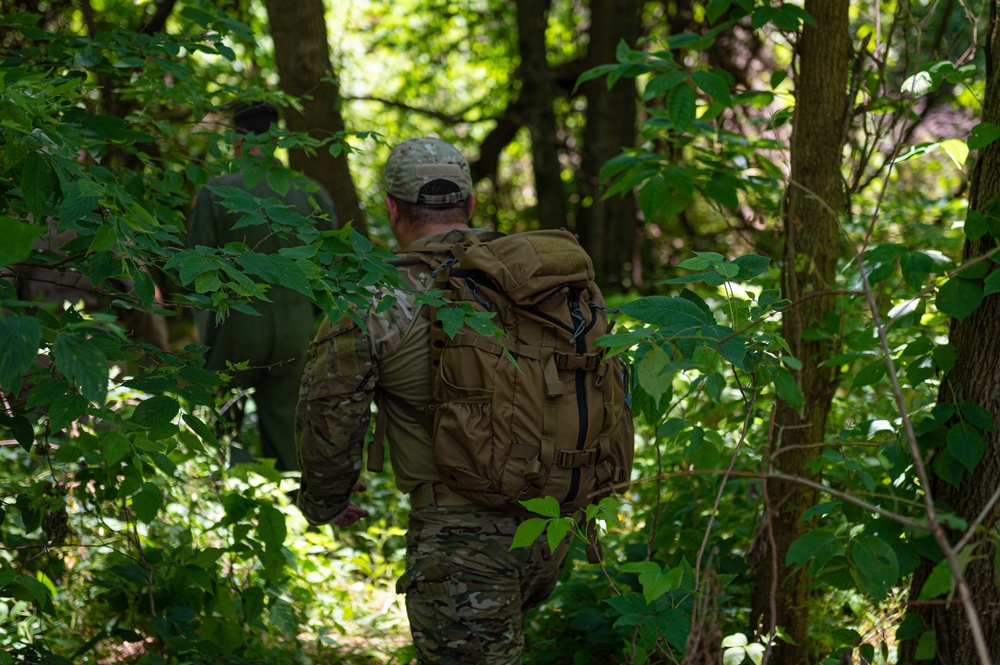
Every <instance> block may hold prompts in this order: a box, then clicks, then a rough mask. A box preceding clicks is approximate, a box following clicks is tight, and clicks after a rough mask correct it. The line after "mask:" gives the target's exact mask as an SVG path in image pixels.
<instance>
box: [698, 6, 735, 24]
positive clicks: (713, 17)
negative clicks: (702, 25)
mask: <svg viewBox="0 0 1000 665" xmlns="http://www.w3.org/2000/svg"><path fill="white" fill-rule="evenodd" d="M732 4H733V1H732V0H709V2H708V7H706V8H705V15H706V16H707V18H708V22H709V24H713V23H715V22H716V21H718V20H719V19H720V18H721V17H722V15H723V14H725V13H726V12H727V11H728V10H729V7H730V6H731V5H732Z"/></svg>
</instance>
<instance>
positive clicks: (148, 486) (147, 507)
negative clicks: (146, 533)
mask: <svg viewBox="0 0 1000 665" xmlns="http://www.w3.org/2000/svg"><path fill="white" fill-rule="evenodd" d="M162 505H163V492H161V491H160V488H159V487H157V486H156V485H154V484H153V483H144V484H143V486H142V488H141V489H140V490H139V491H138V492H136V493H135V494H134V495H133V496H132V510H134V511H135V516H136V517H137V518H138V519H139V521H140V522H145V523H146V524H150V523H152V522H153V520H155V519H156V515H157V513H159V512H160V507H161V506H162Z"/></svg>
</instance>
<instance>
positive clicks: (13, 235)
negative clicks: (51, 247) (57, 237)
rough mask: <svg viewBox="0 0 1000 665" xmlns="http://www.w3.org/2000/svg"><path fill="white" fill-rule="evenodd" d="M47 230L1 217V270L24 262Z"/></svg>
mask: <svg viewBox="0 0 1000 665" xmlns="http://www.w3.org/2000/svg"><path fill="white" fill-rule="evenodd" d="M43 233H45V228H44V227H42V226H38V225H35V224H28V223H26V222H21V221H18V220H16V219H12V218H10V217H0V238H3V242H0V268H3V267H4V266H9V265H11V264H13V263H17V262H18V261H23V260H24V259H26V258H28V255H29V254H31V247H32V246H33V245H34V244H35V241H36V240H37V239H38V237H39V236H40V235H42V234H43Z"/></svg>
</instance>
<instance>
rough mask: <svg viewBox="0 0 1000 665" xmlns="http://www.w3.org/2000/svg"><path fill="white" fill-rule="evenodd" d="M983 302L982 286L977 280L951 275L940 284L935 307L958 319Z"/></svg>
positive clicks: (963, 317) (970, 312)
mask: <svg viewBox="0 0 1000 665" xmlns="http://www.w3.org/2000/svg"><path fill="white" fill-rule="evenodd" d="M982 302H983V287H982V286H981V285H980V284H978V283H977V282H974V281H971V280H968V279H962V278H961V277H952V278H951V279H949V280H948V281H947V282H945V283H944V284H942V285H941V288H940V289H938V294H937V300H936V304H937V308H938V309H939V310H941V311H942V312H944V313H945V314H948V315H950V316H953V317H955V318H956V319H958V320H959V321H961V320H963V319H965V318H966V317H967V316H969V315H970V314H972V313H973V312H974V311H976V309H977V308H978V307H979V305H980V304H981V303H982Z"/></svg>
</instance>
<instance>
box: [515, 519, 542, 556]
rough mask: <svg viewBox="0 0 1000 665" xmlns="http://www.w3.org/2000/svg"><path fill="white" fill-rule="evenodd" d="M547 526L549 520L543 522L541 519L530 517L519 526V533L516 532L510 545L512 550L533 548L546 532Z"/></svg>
mask: <svg viewBox="0 0 1000 665" xmlns="http://www.w3.org/2000/svg"><path fill="white" fill-rule="evenodd" d="M547 524H548V520H543V519H541V518H539V517H529V518H528V519H526V520H524V521H523V522H521V523H520V524H518V525H517V531H515V532H514V539H513V540H512V541H511V543H510V549H512V550H514V549H516V548H518V547H531V545H532V544H533V543H534V542H535V541H536V540H538V538H539V536H541V535H542V532H543V531H545V526H546V525H547Z"/></svg>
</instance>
